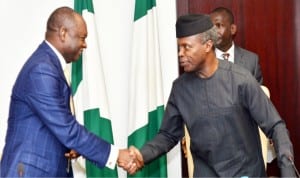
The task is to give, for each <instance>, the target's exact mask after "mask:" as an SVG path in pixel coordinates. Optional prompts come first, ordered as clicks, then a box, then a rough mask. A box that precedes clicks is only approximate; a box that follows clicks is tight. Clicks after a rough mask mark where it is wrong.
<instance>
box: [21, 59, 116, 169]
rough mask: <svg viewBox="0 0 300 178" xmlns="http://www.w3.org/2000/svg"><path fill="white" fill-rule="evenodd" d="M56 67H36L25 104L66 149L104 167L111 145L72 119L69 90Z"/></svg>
mask: <svg viewBox="0 0 300 178" xmlns="http://www.w3.org/2000/svg"><path fill="white" fill-rule="evenodd" d="M59 73H60V72H59V70H58V69H57V68H55V66H51V65H48V64H47V65H46V64H45V63H43V64H39V65H37V66H35V68H34V69H33V70H32V73H30V75H29V76H30V77H29V79H28V82H27V86H26V87H25V90H28V91H26V92H25V93H26V97H25V98H26V102H27V103H29V105H30V107H31V109H32V110H33V111H34V112H35V113H36V114H37V115H38V119H40V120H41V122H43V124H44V125H45V127H47V128H48V129H49V130H50V132H51V133H52V134H53V135H54V136H55V137H56V138H57V139H58V140H59V141H60V142H61V143H62V144H63V145H65V147H68V148H70V149H74V150H76V151H77V152H79V153H80V154H81V155H83V156H84V157H85V158H87V159H89V160H90V161H91V162H93V163H94V164H96V165H97V166H98V167H104V166H105V164H106V162H107V159H108V157H109V154H110V150H111V145H110V144H109V143H108V142H106V141H104V140H102V139H100V138H98V137H97V136H96V135H94V134H92V133H90V132H89V131H88V130H86V129H85V127H83V126H82V125H80V124H79V123H78V122H77V121H76V119H75V118H74V117H73V115H72V113H71V111H70V108H69V96H70V89H69V86H68V85H67V83H66V82H64V78H63V77H62V76H60V75H59Z"/></svg>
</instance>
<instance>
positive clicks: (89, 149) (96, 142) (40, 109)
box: [0, 42, 111, 177]
mask: <svg viewBox="0 0 300 178" xmlns="http://www.w3.org/2000/svg"><path fill="white" fill-rule="evenodd" d="M70 94H71V91H70V87H69V86H68V84H67V81H66V79H65V77H64V74H63V70H62V67H61V64H60V62H59V59H58V57H57V56H56V55H55V53H54V52H53V51H52V49H51V48H50V47H49V46H48V45H47V44H46V43H45V42H43V43H42V44H41V45H40V46H39V47H38V49H37V50H36V51H35V52H34V53H33V54H32V56H31V57H30V58H29V59H28V61H27V62H26V63H25V65H24V66H23V68H22V70H21V71H20V73H19V75H18V77H17V80H16V82H15V84H14V87H13V90H12V95H11V103H10V111H9V118H8V129H7V134H6V140H5V141H6V143H5V147H4V151H3V157H2V160H1V171H0V172H1V176H0V177H17V176H19V175H20V174H23V176H26V177H43V176H46V177H68V176H72V170H71V172H70V173H69V174H67V171H66V168H67V159H66V158H65V157H64V154H65V153H66V152H68V151H69V149H74V150H76V151H77V152H79V153H80V154H81V155H83V156H84V157H85V158H87V159H89V160H91V161H92V162H94V163H95V164H96V165H97V166H98V167H104V166H105V164H106V161H107V159H108V156H109V154H110V149H111V147H110V144H109V143H107V142H105V141H103V140H101V139H99V138H97V137H96V136H95V135H93V134H92V133H90V132H88V131H87V130H86V129H85V128H84V127H83V126H82V125H80V124H79V123H78V122H77V121H76V119H75V118H74V117H73V116H72V113H71V111H70V106H69V101H70V100H69V99H70Z"/></svg>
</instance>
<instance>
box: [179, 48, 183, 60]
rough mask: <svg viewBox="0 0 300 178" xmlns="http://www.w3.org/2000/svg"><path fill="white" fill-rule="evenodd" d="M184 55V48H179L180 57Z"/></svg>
mask: <svg viewBox="0 0 300 178" xmlns="http://www.w3.org/2000/svg"><path fill="white" fill-rule="evenodd" d="M182 56H183V50H182V48H178V57H179V58H180V57H182Z"/></svg>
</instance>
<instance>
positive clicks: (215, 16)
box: [210, 11, 229, 22]
mask: <svg viewBox="0 0 300 178" xmlns="http://www.w3.org/2000/svg"><path fill="white" fill-rule="evenodd" d="M210 17H211V19H212V21H228V22H229V15H228V14H227V13H226V12H224V11H221V12H214V13H212V14H211V15H210Z"/></svg>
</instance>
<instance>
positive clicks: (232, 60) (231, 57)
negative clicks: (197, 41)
mask: <svg viewBox="0 0 300 178" xmlns="http://www.w3.org/2000/svg"><path fill="white" fill-rule="evenodd" d="M215 53H216V56H217V58H218V59H222V60H223V57H222V54H223V53H224V52H223V51H221V50H219V49H218V48H216V49H215ZM225 53H229V58H228V61H230V62H233V63H234V43H233V42H232V45H231V47H230V48H229V49H228V50H227V51H225Z"/></svg>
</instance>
